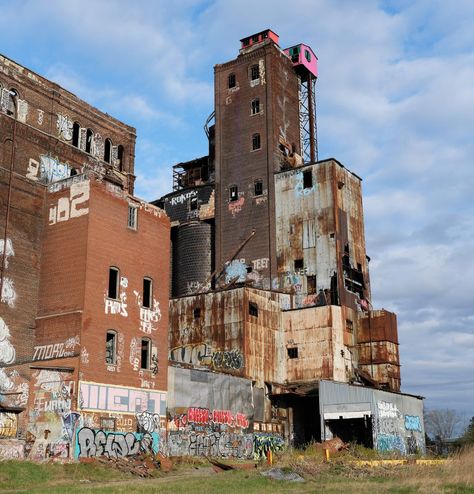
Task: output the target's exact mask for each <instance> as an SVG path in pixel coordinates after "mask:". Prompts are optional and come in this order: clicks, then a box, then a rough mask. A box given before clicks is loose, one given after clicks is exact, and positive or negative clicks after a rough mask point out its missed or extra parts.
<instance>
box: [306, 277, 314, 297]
mask: <svg viewBox="0 0 474 494" xmlns="http://www.w3.org/2000/svg"><path fill="white" fill-rule="evenodd" d="M306 293H307V294H308V295H312V294H313V293H316V276H314V275H310V276H307V277H306Z"/></svg>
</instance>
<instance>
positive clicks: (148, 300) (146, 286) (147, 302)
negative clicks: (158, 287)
mask: <svg viewBox="0 0 474 494" xmlns="http://www.w3.org/2000/svg"><path fill="white" fill-rule="evenodd" d="M152 301H153V282H152V280H151V278H143V302H142V305H143V307H146V308H148V309H151V307H152Z"/></svg>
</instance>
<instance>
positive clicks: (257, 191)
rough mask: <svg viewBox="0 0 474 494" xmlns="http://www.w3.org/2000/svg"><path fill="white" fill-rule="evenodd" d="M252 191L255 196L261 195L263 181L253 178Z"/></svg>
mask: <svg viewBox="0 0 474 494" xmlns="http://www.w3.org/2000/svg"><path fill="white" fill-rule="evenodd" d="M253 188H254V193H255V195H256V196H261V195H262V194H263V182H262V180H255V182H254V183H253Z"/></svg>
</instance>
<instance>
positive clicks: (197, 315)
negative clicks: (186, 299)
mask: <svg viewBox="0 0 474 494" xmlns="http://www.w3.org/2000/svg"><path fill="white" fill-rule="evenodd" d="M193 316H194V319H200V318H201V307H195V309H194V311H193Z"/></svg>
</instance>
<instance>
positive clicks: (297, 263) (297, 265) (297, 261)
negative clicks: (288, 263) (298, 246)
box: [295, 259, 304, 271]
mask: <svg viewBox="0 0 474 494" xmlns="http://www.w3.org/2000/svg"><path fill="white" fill-rule="evenodd" d="M303 267H304V261H303V259H295V271H298V270H300V269H303Z"/></svg>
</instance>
